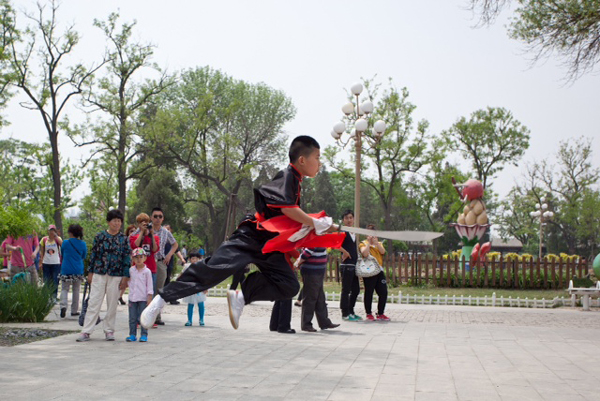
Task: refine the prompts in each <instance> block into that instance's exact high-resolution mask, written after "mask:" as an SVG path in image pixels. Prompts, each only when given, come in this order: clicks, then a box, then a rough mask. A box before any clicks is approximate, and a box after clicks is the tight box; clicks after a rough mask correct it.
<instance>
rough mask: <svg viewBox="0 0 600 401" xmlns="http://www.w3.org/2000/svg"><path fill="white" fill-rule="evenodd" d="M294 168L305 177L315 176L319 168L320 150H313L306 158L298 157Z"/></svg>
mask: <svg viewBox="0 0 600 401" xmlns="http://www.w3.org/2000/svg"><path fill="white" fill-rule="evenodd" d="M294 166H295V167H296V168H297V169H298V171H299V172H300V174H302V175H303V176H305V177H314V176H316V175H317V174H318V173H319V169H320V168H321V149H317V148H314V149H313V150H312V152H310V154H309V155H308V156H300V157H299V158H298V161H297V162H296V163H295V164H294Z"/></svg>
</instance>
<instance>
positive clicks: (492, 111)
mask: <svg viewBox="0 0 600 401" xmlns="http://www.w3.org/2000/svg"><path fill="white" fill-rule="evenodd" d="M443 136H444V137H445V139H446V140H447V142H448V144H449V145H450V146H451V147H453V148H455V149H458V150H459V151H460V152H461V153H462V154H463V155H464V157H465V158H467V159H469V160H470V161H471V166H472V167H473V170H474V173H476V175H477V176H476V178H477V179H478V180H479V181H481V182H482V183H483V186H484V188H486V187H487V186H488V185H489V184H490V181H491V179H492V178H493V177H494V175H495V174H496V173H498V172H500V171H502V169H503V168H504V165H505V164H513V165H516V164H517V163H518V161H519V159H520V158H521V157H522V156H523V154H524V153H525V150H527V148H528V147H529V130H528V129H527V128H526V127H525V126H523V125H522V124H521V123H520V122H519V121H517V120H516V119H515V118H514V117H513V115H512V113H511V112H510V111H508V110H506V109H504V108H495V107H488V108H487V109H485V110H477V111H475V112H473V113H472V114H471V117H470V118H469V119H468V120H467V119H466V118H465V117H461V118H460V119H459V120H458V121H457V122H456V123H455V124H454V125H453V126H452V127H451V128H450V129H448V130H447V131H445V132H443Z"/></svg>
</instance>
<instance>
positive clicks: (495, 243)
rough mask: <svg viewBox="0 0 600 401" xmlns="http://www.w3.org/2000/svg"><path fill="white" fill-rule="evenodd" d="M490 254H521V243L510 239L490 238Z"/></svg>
mask: <svg viewBox="0 0 600 401" xmlns="http://www.w3.org/2000/svg"><path fill="white" fill-rule="evenodd" d="M491 242H492V252H501V253H509V252H514V253H521V251H522V250H523V243H522V242H521V241H519V240H518V239H516V238H510V239H506V240H504V239H502V238H492V239H491Z"/></svg>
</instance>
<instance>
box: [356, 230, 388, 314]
mask: <svg viewBox="0 0 600 401" xmlns="http://www.w3.org/2000/svg"><path fill="white" fill-rule="evenodd" d="M367 228H368V229H369V230H375V225H374V224H369V225H368V226H367ZM358 248H359V249H360V253H361V254H362V256H363V258H366V257H368V256H369V254H371V255H372V256H373V257H374V258H375V259H377V263H379V266H383V254H384V253H385V248H384V247H383V244H382V243H381V242H379V240H378V239H377V237H371V236H368V237H367V239H366V240H364V241H363V242H361V243H360V245H359V246H358ZM363 283H364V284H365V295H364V301H365V312H366V313H367V320H371V321H373V320H375V317H374V316H373V313H372V311H371V305H372V304H373V291H376V292H377V295H378V296H379V302H378V303H377V320H380V321H384V322H389V320H390V318H389V317H387V316H386V315H385V314H384V312H385V305H386V303H387V295H388V293H387V282H386V280H385V274H384V273H383V269H382V270H381V271H380V272H379V274H377V275H376V276H373V277H363Z"/></svg>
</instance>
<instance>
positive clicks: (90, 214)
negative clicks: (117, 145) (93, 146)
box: [79, 155, 118, 224]
mask: <svg viewBox="0 0 600 401" xmlns="http://www.w3.org/2000/svg"><path fill="white" fill-rule="evenodd" d="M115 164H116V161H115V160H114V159H112V158H111V157H110V156H108V155H104V156H101V157H99V158H96V159H93V160H92V161H91V162H90V163H89V164H88V165H89V169H88V170H87V177H88V179H89V189H90V193H89V194H88V195H86V196H84V197H83V199H82V200H81V202H80V204H79V206H80V209H81V213H80V217H82V218H85V219H88V220H91V221H94V222H97V223H99V224H104V222H105V217H106V213H107V212H108V211H109V210H110V209H114V208H115V207H117V204H118V202H117V194H118V185H117V183H118V181H117V169H116V167H115Z"/></svg>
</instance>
